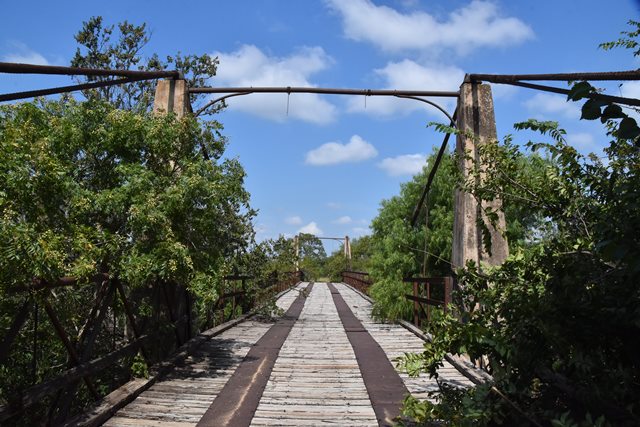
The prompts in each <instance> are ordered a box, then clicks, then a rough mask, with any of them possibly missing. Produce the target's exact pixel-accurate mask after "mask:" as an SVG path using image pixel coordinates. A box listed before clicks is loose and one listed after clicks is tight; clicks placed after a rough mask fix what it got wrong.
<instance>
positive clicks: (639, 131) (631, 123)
mask: <svg viewBox="0 0 640 427" xmlns="http://www.w3.org/2000/svg"><path fill="white" fill-rule="evenodd" d="M638 135H640V128H639V127H638V123H637V122H636V121H635V119H632V118H631V117H625V118H624V119H622V121H621V122H620V125H619V126H618V138H622V139H635V138H637V137H638Z"/></svg>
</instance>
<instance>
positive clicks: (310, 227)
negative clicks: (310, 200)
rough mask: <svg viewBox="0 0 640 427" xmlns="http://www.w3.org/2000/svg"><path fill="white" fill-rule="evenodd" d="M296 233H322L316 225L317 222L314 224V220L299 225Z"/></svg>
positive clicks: (316, 234) (317, 234)
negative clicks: (301, 225)
mask: <svg viewBox="0 0 640 427" xmlns="http://www.w3.org/2000/svg"><path fill="white" fill-rule="evenodd" d="M298 233H306V234H313V235H315V236H319V235H320V234H322V230H321V229H320V227H318V224H316V223H315V221H311V222H310V223H309V224H307V225H305V226H304V227H301V228H300V229H299V230H298Z"/></svg>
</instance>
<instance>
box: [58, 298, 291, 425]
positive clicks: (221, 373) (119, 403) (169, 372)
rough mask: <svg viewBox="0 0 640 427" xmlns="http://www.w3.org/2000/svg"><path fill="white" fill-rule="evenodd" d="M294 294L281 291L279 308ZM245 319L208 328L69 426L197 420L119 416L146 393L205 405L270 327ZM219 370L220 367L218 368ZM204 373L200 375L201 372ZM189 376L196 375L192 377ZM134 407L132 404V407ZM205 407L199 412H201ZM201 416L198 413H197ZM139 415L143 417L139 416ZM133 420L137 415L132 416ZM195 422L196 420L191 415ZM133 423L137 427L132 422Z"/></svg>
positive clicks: (159, 415) (161, 416)
mask: <svg viewBox="0 0 640 427" xmlns="http://www.w3.org/2000/svg"><path fill="white" fill-rule="evenodd" d="M295 296H297V293H296V292H294V291H289V292H285V293H283V294H281V295H280V297H279V299H278V301H277V304H279V305H282V306H287V304H291V302H292V301H293V299H294V298H295ZM247 319H249V316H241V317H240V318H238V319H234V320H232V321H230V322H227V323H225V324H222V325H219V326H217V327H215V328H212V329H209V330H207V331H205V332H203V333H202V334H200V335H199V336H198V337H195V338H193V339H192V340H190V341H189V342H188V343H187V344H185V345H184V346H183V347H181V351H179V352H178V353H177V354H176V355H175V356H174V357H172V358H171V359H170V360H169V361H167V362H165V363H163V364H161V365H160V367H159V371H160V373H159V374H158V375H154V376H152V377H151V378H150V379H149V380H134V381H132V382H130V383H127V384H126V385H125V386H123V387H121V388H120V389H118V390H116V391H114V392H113V393H111V394H110V395H109V396H107V397H106V398H105V399H103V400H102V401H101V402H100V403H99V404H98V405H96V407H94V408H93V409H92V410H91V411H89V412H87V413H85V414H83V415H82V416H81V417H78V418H76V419H73V420H71V422H70V424H72V425H90V426H93V425H99V424H101V423H103V422H105V420H107V419H109V417H111V416H112V415H114V414H115V416H113V417H112V418H111V419H110V420H109V422H108V423H107V424H106V425H126V426H128V425H136V426H137V425H149V426H155V425H157V426H163V427H164V426H165V425H166V426H167V427H171V425H172V424H171V423H177V424H175V425H176V426H178V425H179V426H182V425H194V424H195V423H196V422H197V419H196V420H195V422H192V421H193V420H191V421H189V422H188V423H187V424H184V423H182V421H184V420H179V419H176V418H175V417H171V416H169V415H166V416H165V415H163V414H162V413H153V412H150V413H149V414H148V416H149V424H144V422H143V421H144V420H137V419H132V417H131V416H126V417H122V416H120V414H119V413H118V412H117V411H118V410H120V408H123V407H125V408H126V406H125V405H127V404H129V403H130V402H136V398H140V397H139V396H142V397H143V399H144V396H145V393H146V392H147V391H152V393H153V394H152V395H156V393H159V394H163V393H169V394H173V395H176V394H180V395H189V396H194V395H195V396H198V399H200V398H202V399H208V400H209V403H210V402H211V401H212V400H213V399H214V398H215V396H216V395H217V393H218V392H219V390H220V389H221V388H222V387H223V386H224V384H225V383H226V380H228V378H229V377H230V376H231V375H232V374H233V371H234V370H235V366H237V364H238V363H239V362H240V361H241V360H242V358H243V357H244V355H245V354H246V353H247V352H248V351H249V348H250V347H251V345H253V343H255V342H256V341H257V340H258V339H259V338H260V337H261V336H262V335H263V334H264V333H265V332H266V330H268V329H269V327H270V326H271V325H270V324H265V323H261V322H257V321H254V320H247ZM191 364H194V365H196V366H197V369H199V370H200V372H205V374H204V375H202V374H201V373H200V374H198V375H202V379H203V380H204V382H205V383H206V385H205V384H203V381H198V380H196V379H195V378H194V379H193V380H192V379H191V378H189V375H190V374H189V367H190V365H191ZM221 368H222V369H221ZM203 370H204V371H203ZM192 375H196V374H195V373H192ZM134 407H135V406H134ZM205 410H206V408H204V409H203V410H202V413H204V411H205ZM200 415H201V414H200ZM140 416H143V415H142V414H140ZM163 417H164V418H166V420H167V421H169V424H163V423H162V419H161V418H163ZM134 418H135V417H134ZM194 418H198V419H199V416H197V417H196V416H194ZM136 423H137V424H136Z"/></svg>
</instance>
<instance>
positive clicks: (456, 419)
mask: <svg viewBox="0 0 640 427" xmlns="http://www.w3.org/2000/svg"><path fill="white" fill-rule="evenodd" d="M630 23H631V24H632V25H634V26H636V27H639V24H638V23H637V22H634V21H631V22H630ZM624 34H625V35H626V36H628V37H631V38H632V39H635V38H637V36H638V34H640V33H639V32H638V31H634V32H625V33H624ZM621 40H622V39H621ZM616 46H624V47H628V48H632V49H635V47H637V43H636V42H635V41H634V40H630V39H624V41H618V42H612V43H609V44H605V45H604V47H605V48H611V47H616ZM636 53H637V51H636ZM595 93H599V91H598V90H597V89H595V88H593V87H592V86H591V85H590V84H588V83H586V82H578V83H576V84H574V86H573V89H572V93H571V94H570V95H569V100H570V101H571V100H582V99H584V98H588V97H587V95H589V94H595ZM583 119H586V120H593V119H600V120H601V122H602V123H603V125H604V126H605V129H606V131H607V135H608V138H609V145H608V147H607V148H606V149H605V150H604V151H605V156H606V157H605V158H604V159H601V158H598V157H597V156H595V155H589V156H587V157H585V156H583V155H581V154H579V153H578V152H577V151H576V150H575V149H574V148H573V147H571V146H569V145H568V144H567V142H566V141H565V139H564V135H565V132H564V131H563V130H562V129H561V128H560V127H559V125H558V124H557V123H555V122H539V121H536V120H529V121H527V122H523V123H519V124H516V126H515V127H516V129H526V130H531V131H535V132H538V133H539V134H540V135H542V138H543V140H542V142H540V141H530V142H528V143H526V144H525V147H526V149H527V150H530V151H534V152H539V151H542V152H544V153H546V155H547V156H548V157H549V158H550V160H551V161H550V162H548V163H546V164H543V165H542V170H543V171H544V173H542V174H535V179H533V180H527V179H520V177H519V175H518V174H519V166H518V165H519V164H520V162H521V159H522V158H523V157H526V156H527V155H526V154H524V153H523V152H522V149H520V148H518V147H517V146H514V145H512V144H511V138H507V140H506V141H505V143H504V144H501V145H499V144H497V143H496V144H488V145H487V146H486V148H485V149H484V152H481V156H487V157H489V156H490V157H491V159H492V160H491V170H490V171H489V173H487V174H486V179H485V180H484V181H483V182H482V183H479V181H478V180H469V181H467V182H465V183H463V186H464V188H465V190H466V191H469V192H471V193H472V194H473V195H474V196H475V197H476V198H478V199H480V200H486V199H487V198H489V197H493V195H492V194H493V193H497V194H498V195H499V196H500V197H502V198H503V199H504V200H505V201H506V200H508V197H509V195H510V194H512V192H513V191H514V190H518V192H517V193H516V194H518V195H520V196H522V199H521V201H520V202H521V203H522V209H524V210H529V211H533V212H537V215H538V216H539V217H542V218H544V219H545V221H546V223H547V225H546V226H545V227H543V228H539V227H538V228H536V229H535V231H536V232H535V233H534V234H533V235H532V236H530V237H529V241H528V242H527V244H526V245H523V246H521V247H519V248H515V250H514V249H512V252H511V256H510V257H509V258H508V259H507V260H506V262H505V263H504V264H503V265H501V266H499V267H494V268H490V269H488V268H480V266H476V265H472V264H469V265H467V266H466V268H464V269H461V270H460V271H459V272H458V278H459V284H460V287H461V291H460V292H459V294H458V298H459V303H458V304H457V305H456V309H457V315H448V316H441V317H437V318H436V320H435V321H434V322H433V323H432V325H431V326H430V328H431V331H432V333H433V336H434V341H433V342H432V343H429V344H427V345H426V346H425V351H424V353H422V354H420V355H418V356H411V357H409V358H408V359H406V360H405V362H404V363H405V365H406V366H407V367H410V368H412V369H413V370H414V371H415V370H424V371H427V372H429V373H430V374H431V375H433V376H436V377H437V372H436V369H437V368H438V366H441V364H442V362H441V361H442V358H443V356H444V354H445V353H452V354H459V355H463V354H467V355H468V356H470V357H471V358H472V359H475V360H479V359H480V358H484V360H486V361H487V362H488V365H487V370H488V371H489V372H490V373H491V375H492V377H493V381H492V382H490V383H488V384H485V385H483V386H478V387H475V388H472V389H469V390H467V391H456V390H443V391H444V393H443V394H442V396H441V397H440V400H439V402H438V403H436V404H433V403H428V402H425V403H420V402H415V401H411V402H408V403H407V414H408V415H415V416H417V417H418V418H419V419H420V421H421V422H423V423H430V422H435V421H436V420H440V421H442V420H444V421H446V422H451V423H454V424H455V425H529V424H532V423H536V424H538V425H553V426H593V425H598V426H613V425H615V426H632V425H638V424H640V407H639V406H638V402H639V399H638V396H640V363H639V361H640V359H638V357H637V354H636V347H637V346H636V341H637V337H638V336H639V334H640V308H639V307H640V285H639V284H640V276H639V274H640V261H639V255H640V216H639V212H640V210H639V208H640V206H639V205H638V203H639V202H638V200H640V194H639V193H638V192H639V190H638V189H639V188H640V175H639V174H638V172H639V171H640V151H639V150H638V135H639V133H638V131H637V129H636V128H637V124H636V122H635V119H633V118H632V117H630V116H629V115H628V113H627V112H626V111H625V109H624V108H622V107H620V106H619V105H616V104H611V103H604V102H601V101H600V100H598V101H594V99H593V98H588V99H587V101H586V102H584V104H583ZM485 158H486V157H485ZM503 167H507V168H509V167H513V172H514V173H515V174H516V175H515V177H517V178H518V179H517V181H516V182H517V183H514V182H511V180H510V179H507V178H506V177H505V176H503V175H502V174H500V173H497V172H496V171H497V169H502V168H503ZM470 308H471V309H470ZM452 404H453V407H454V408H455V410H453V411H451V410H450V409H451V407H452Z"/></svg>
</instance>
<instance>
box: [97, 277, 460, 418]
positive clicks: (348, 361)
mask: <svg viewBox="0 0 640 427" xmlns="http://www.w3.org/2000/svg"><path fill="white" fill-rule="evenodd" d="M335 286H336V288H337V290H338V291H339V292H340V295H341V296H342V298H343V299H344V301H345V302H346V304H347V305H348V306H349V308H350V309H351V311H352V312H353V313H354V314H355V316H356V317H357V318H358V319H359V320H360V322H361V323H362V325H363V326H364V328H366V330H367V332H368V333H369V334H370V335H371V336H372V337H373V339H375V341H377V343H378V344H379V345H380V347H381V348H382V349H383V350H384V352H385V354H386V356H387V357H388V359H389V361H390V362H391V363H394V359H395V358H396V357H398V356H401V355H402V354H403V353H405V352H410V351H421V349H422V343H423V341H422V340H421V339H420V338H418V337H416V336H415V335H414V334H412V333H411V332H409V331H408V330H406V329H405V328H403V327H402V326H400V325H396V324H383V323H378V322H376V321H374V320H373V319H372V318H371V315H370V313H371V303H369V302H368V301H367V300H365V299H364V298H363V297H362V296H361V295H360V294H358V293H357V292H356V291H354V290H353V289H352V288H350V287H349V286H347V285H344V284H335ZM305 287H306V284H304V283H303V284H299V285H298V286H297V287H296V288H294V289H293V290H291V291H289V292H287V293H286V294H284V295H283V296H281V297H280V299H279V300H278V302H277V304H278V306H279V307H280V308H282V309H283V310H285V311H286V310H287V309H288V308H289V307H290V306H291V304H292V302H293V301H294V300H295V299H296V297H297V296H298V294H299V292H300V291H301V290H303V289H304V288H305ZM272 325H273V324H272V323H263V322H260V321H258V320H257V319H253V318H252V319H249V320H247V321H244V322H242V323H240V324H239V325H237V326H235V327H233V328H231V329H229V330H227V331H225V332H223V333H222V334H220V335H218V336H215V337H213V338H211V339H210V340H209V341H207V342H205V343H204V344H203V345H202V346H200V347H199V348H198V349H197V350H196V351H194V352H192V354H191V355H190V356H189V357H188V358H187V359H186V360H185V361H184V362H183V363H181V364H180V365H179V366H177V367H176V368H175V369H174V370H173V371H172V372H171V373H170V374H168V375H167V376H166V377H164V378H163V379H161V380H160V381H158V382H157V383H155V384H154V385H153V386H152V387H150V388H149V389H148V390H146V391H145V392H143V393H142V394H141V395H140V396H139V397H138V398H137V399H135V400H134V401H133V402H131V403H130V404H129V405H127V406H125V407H124V408H122V409H121V410H120V411H118V412H117V413H116V414H115V415H114V416H113V417H112V418H110V419H109V420H108V421H107V422H106V423H105V425H107V426H123V427H127V426H129V427H130V426H136V427H140V426H158V427H186V426H195V425H196V424H197V423H198V421H200V419H201V418H202V416H203V415H204V413H205V412H206V411H207V409H208V408H209V407H210V406H211V404H212V402H213V401H214V399H215V398H216V396H217V395H218V394H219V393H220V391H221V390H222V389H223V387H224V385H225V384H226V383H227V381H228V380H229V378H231V376H232V375H233V373H234V371H235V370H236V368H237V367H238V366H239V364H240V363H241V362H242V360H243V358H244V357H245V355H246V354H247V353H248V352H249V350H250V349H251V347H252V346H253V345H254V344H255V343H256V342H257V341H258V340H259V339H260V338H261V337H262V336H263V335H264V334H265V333H266V332H267V331H268V330H269V328H270V327H271V326H272ZM394 365H395V363H394ZM441 375H442V377H443V378H444V379H445V380H446V381H448V382H449V383H451V384H455V385H459V386H469V385H471V382H470V381H468V380H467V379H466V378H465V377H464V376H463V375H461V374H460V373H459V372H458V371H457V370H456V369H455V368H454V367H453V366H451V365H449V364H448V363H446V362H445V366H444V368H442V370H441ZM400 378H401V379H402V381H403V382H404V384H405V386H406V387H407V389H408V390H409V391H410V392H411V394H413V395H414V396H415V397H417V398H420V399H425V398H427V395H426V393H427V392H428V391H432V390H437V384H436V383H435V381H433V380H430V379H429V378H428V376H426V375H422V376H421V377H419V378H409V377H408V376H407V375H406V374H403V373H400ZM251 425H252V426H267V425H268V426H274V425H281V426H299V425H333V426H376V425H382V423H379V422H378V420H377V419H376V415H375V413H374V410H373V407H372V403H371V401H370V399H369V395H368V393H367V388H366V387H365V383H364V381H363V379H362V373H361V372H360V368H359V365H358V361H357V360H356V357H355V354H354V350H353V348H352V346H351V344H350V342H349V340H348V338H347V333H346V332H345V329H344V327H343V324H342V322H341V320H340V318H339V317H338V313H337V310H336V306H335V304H334V302H333V299H332V296H331V292H330V290H329V288H328V287H327V286H326V285H325V284H323V283H317V284H315V286H314V287H313V289H312V291H311V293H310V295H308V297H307V300H306V302H305V305H304V308H303V310H302V312H301V314H300V317H299V318H298V320H297V321H296V323H295V324H294V326H293V328H292V329H291V331H290V332H289V335H288V337H287V338H286V340H285V342H284V344H283V346H282V348H281V349H280V352H279V355H278V359H277V360H276V362H275V365H274V366H273V369H272V371H271V374H270V377H269V380H268V382H267V385H266V387H265V389H264V391H263V393H262V396H261V398H260V403H259V405H258V408H257V410H256V412H255V415H254V417H253V419H252V421H251Z"/></svg>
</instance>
